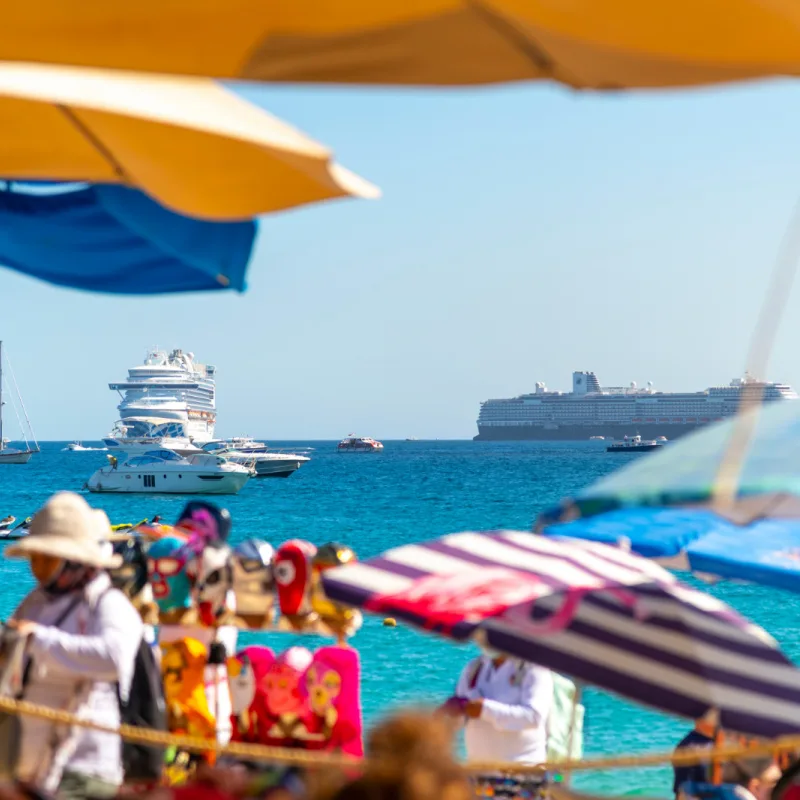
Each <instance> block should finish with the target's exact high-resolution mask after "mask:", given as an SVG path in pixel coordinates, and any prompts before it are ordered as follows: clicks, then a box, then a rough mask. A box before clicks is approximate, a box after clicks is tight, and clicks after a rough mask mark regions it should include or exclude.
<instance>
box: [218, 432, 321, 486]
mask: <svg viewBox="0 0 800 800" xmlns="http://www.w3.org/2000/svg"><path fill="white" fill-rule="evenodd" d="M245 441H246V442H249V443H252V446H250V447H246V448H243V449H239V448H238V447H236V446H235V444H234V443H235V442H245ZM203 450H204V451H205V452H207V453H215V454H218V455H221V456H224V457H225V458H227V459H228V461H232V462H233V463H234V464H241V465H242V466H244V467H248V468H249V469H252V470H253V473H254V474H255V476H256V477H257V478H288V477H289V475H291V474H292V473H293V472H297V470H298V469H300V467H302V466H303V464H305V463H306V462H307V461H311V459H310V458H309V457H308V456H305V455H301V454H300V453H290V452H285V451H282V450H273V451H270V450H269V449H268V448H267V446H266V445H265V444H262V443H260V442H252V440H249V439H248V440H245V439H233V440H219V441H213V442H208V444H205V445H203Z"/></svg>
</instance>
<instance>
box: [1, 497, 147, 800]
mask: <svg viewBox="0 0 800 800" xmlns="http://www.w3.org/2000/svg"><path fill="white" fill-rule="evenodd" d="M109 534H110V530H109V524H108V517H106V515H105V514H104V513H103V512H102V511H95V510H93V509H91V508H90V507H89V505H88V504H87V503H86V501H85V500H84V499H83V498H82V497H80V496H79V495H76V494H73V493H71V492H60V493H58V494H56V495H54V496H53V497H52V498H51V499H50V500H49V501H48V502H47V504H46V505H45V506H44V507H43V508H42V509H41V510H40V511H39V512H38V513H37V514H36V516H34V518H33V520H32V522H31V525H30V531H29V533H28V535H27V536H25V537H24V538H22V539H21V540H20V541H19V542H17V543H15V544H14V545H12V546H11V547H7V548H6V550H5V553H4V555H6V556H7V557H12V558H13V557H23V558H28V559H29V560H30V566H31V571H32V573H33V576H34V578H35V579H36V581H37V586H36V588H34V589H33V591H31V592H30V593H29V594H28V595H27V597H25V599H24V600H23V601H22V603H21V604H20V606H19V607H18V608H17V610H16V611H15V612H14V615H13V617H12V619H11V620H10V621H9V623H8V625H9V627H11V628H16V630H17V632H18V633H19V635H21V636H24V637H28V650H27V657H28V662H27V664H28V666H27V668H26V670H25V676H26V679H25V681H24V692H23V698H24V699H25V700H28V701H30V702H32V703H38V704H40V705H43V706H49V707H51V708H56V709H60V710H65V711H69V712H71V713H74V714H76V715H78V716H80V717H83V718H84V719H90V720H92V721H93V722H96V723H98V724H100V725H103V726H106V727H109V728H117V727H118V726H119V724H120V710H119V698H122V699H123V700H125V699H127V697H128V691H129V688H130V684H131V680H132V678H133V672H134V668H135V660H136V654H137V652H138V649H139V643H140V642H141V639H142V621H141V619H140V617H139V615H138V613H137V612H136V610H135V609H134V608H133V606H132V605H131V603H130V602H129V601H128V599H127V598H126V597H125V596H124V595H123V594H122V592H120V591H118V590H117V589H114V588H112V586H111V580H110V578H109V576H108V575H107V573H106V572H105V569H107V568H113V567H117V566H119V562H120V560H121V559H119V557H118V556H115V555H113V554H109V553H108V552H107V550H106V549H104V548H103V547H102V545H101V541H102V540H103V539H107V538H108V536H109ZM21 733H22V735H21V741H20V742H19V747H20V753H19V761H18V763H17V765H16V775H17V778H18V779H19V780H20V781H21V782H23V783H25V784H29V785H31V786H33V787H35V788H37V789H43V790H45V791H47V792H56V791H57V793H58V795H59V797H63V798H70V797H76V798H77V797H86V796H87V795H88V796H92V797H114V796H115V795H116V793H117V790H118V787H119V786H120V785H121V784H122V781H123V767H122V753H121V743H120V738H119V736H118V735H117V734H113V733H105V732H100V731H95V730H92V729H90V728H78V727H76V728H66V727H64V726H62V725H56V724H54V723H53V722H51V721H49V720H44V719H37V718H34V717H27V716H26V717H22V731H21Z"/></svg>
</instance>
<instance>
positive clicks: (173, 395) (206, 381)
mask: <svg viewBox="0 0 800 800" xmlns="http://www.w3.org/2000/svg"><path fill="white" fill-rule="evenodd" d="M108 386H109V389H114V390H115V391H117V392H119V394H120V398H121V402H120V404H119V405H118V406H117V409H118V410H119V414H120V416H119V422H118V423H117V427H118V428H119V429H121V430H122V431H123V434H122V436H120V435H114V434H115V431H112V433H111V434H109V435H108V436H107V437H106V438H105V439H103V443H104V444H105V446H106V447H109V448H112V447H113V448H119V446H120V445H121V444H122V445H124V444H126V443H127V442H126V441H124V440H136V439H151V440H152V439H160V438H172V439H176V438H184V439H187V440H190V441H193V442H197V443H199V444H203V443H204V442H208V441H210V440H211V439H213V438H214V426H215V424H216V421H217V408H216V367H212V366H209V365H205V364H200V363H198V362H197V361H195V357H194V353H186V352H184V351H183V350H172V351H171V352H169V353H167V352H166V351H164V350H159V349H158V348H154V349H153V350H150V351H149V352H148V353H147V357H146V358H145V360H144V363H143V364H142V365H140V366H136V367H131V368H130V369H129V370H128V379H127V380H126V381H122V382H120V383H110V384H109V385H108ZM120 439H122V440H123V441H119V440H120Z"/></svg>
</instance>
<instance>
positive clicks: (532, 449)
mask: <svg viewBox="0 0 800 800" xmlns="http://www.w3.org/2000/svg"><path fill="white" fill-rule="evenodd" d="M65 444H66V443H45V444H44V445H43V449H42V452H41V453H40V454H38V455H36V456H35V457H34V458H33V459H32V460H31V462H30V463H29V464H28V465H25V466H11V465H3V466H2V467H0V518H2V517H4V516H5V515H6V514H13V515H14V516H16V517H17V518H18V519H23V518H24V517H25V516H28V515H30V514H32V513H33V512H34V511H35V510H36V508H38V507H39V506H40V505H41V504H42V503H43V502H44V501H45V500H46V499H47V497H48V496H49V495H50V494H51V493H52V492H54V491H56V490H59V489H70V490H73V491H81V487H82V486H83V483H84V481H86V479H88V477H89V476H90V475H91V473H92V472H93V471H94V470H95V469H96V468H97V467H99V466H101V465H102V464H103V463H104V462H105V454H104V453H102V452H65V451H63V449H62V448H64V447H65ZM274 444H275V445H276V446H278V445H280V446H284V445H285V444H290V443H283V442H281V443H278V442H275V443H274ZM296 444H298V443H296ZM302 444H303V445H304V446H308V445H310V446H312V447H314V448H315V450H314V451H313V453H312V456H313V458H312V461H311V462H310V463H308V464H306V465H305V466H303V467H302V468H301V469H300V470H299V471H298V472H297V473H295V474H294V475H293V476H291V477H290V478H288V479H285V480H281V479H258V480H255V479H254V480H251V481H250V482H249V483H248V484H247V486H245V487H244V489H243V490H242V492H241V493H240V494H239V495H237V496H235V497H224V498H218V501H219V502H220V504H222V505H224V506H226V507H227V508H228V509H230V512H231V514H232V516H233V523H234V524H233V532H232V540H233V541H237V540H239V539H242V538H248V537H253V536H258V537H260V538H264V539H267V540H269V541H270V542H272V543H273V544H275V545H277V544H280V543H281V542H283V541H285V540H286V539H290V538H305V539H309V540H310V541H312V542H314V543H315V544H323V543H324V542H327V541H332V540H335V541H341V542H345V543H347V544H349V545H350V546H352V547H353V548H354V549H355V551H356V552H357V554H358V555H359V557H361V558H366V557H369V556H374V555H376V554H378V553H379V552H381V551H382V550H385V549H387V548H388V547H392V546H396V545H399V544H406V543H409V542H415V541H421V540H425V539H430V538H433V537H436V536H441V535H443V534H446V533H454V532H457V531H461V530H487V529H495V528H514V529H520V530H527V529H529V528H530V526H531V523H532V521H533V519H534V517H535V515H536V514H537V513H538V512H539V511H540V510H542V509H543V508H544V507H546V506H549V505H552V504H553V503H556V502H557V501H558V500H559V499H561V498H562V497H564V496H566V495H570V494H573V493H574V492H576V491H577V490H578V489H580V488H582V487H584V486H586V485H587V484H589V483H590V482H592V481H593V480H596V479H597V478H599V477H601V476H602V475H605V474H607V473H609V472H610V471H612V470H613V469H615V468H617V467H619V466H620V465H621V464H622V463H623V462H625V461H627V460H628V459H630V458H636V457H637V456H633V455H622V456H620V455H609V454H607V453H606V452H605V448H604V446H603V443H602V442H578V443H574V442H573V443H570V442H565V443H561V442H559V443H550V442H519V443H516V442H515V443H489V442H439V441H436V442H385V450H384V451H383V452H382V453H376V454H372V453H364V454H338V453H337V452H336V450H335V443H334V442H303V443H302ZM87 497H88V499H89V502H90V503H91V504H92V505H94V506H96V507H98V508H103V509H105V510H106V511H107V513H108V515H109V517H110V518H111V521H112V522H113V523H121V522H137V521H139V520H140V519H142V518H144V517H152V516H153V515H154V514H161V516H162V517H163V518H164V519H165V521H173V520H174V519H175V517H176V515H177V514H178V513H179V512H180V510H181V508H182V507H183V504H184V503H185V502H186V498H185V497H174V496H148V495H124V496H120V495H87ZM212 499H213V498H212ZM31 585H32V581H31V578H30V575H29V573H28V570H27V566H26V565H25V564H24V563H20V562H16V561H11V560H8V561H6V560H0V616H2V615H5V614H7V613H8V612H9V611H11V610H12V609H13V607H14V606H15V605H16V603H17V602H18V601H19V600H20V598H21V597H22V596H23V595H24V594H25V592H26V591H28V589H29V588H30V586H31ZM711 591H712V592H713V593H714V594H716V595H717V596H719V597H721V598H723V599H724V600H725V601H726V602H728V603H730V604H731V605H733V606H734V607H735V608H737V609H738V610H739V611H741V612H742V613H743V614H745V615H746V616H748V617H750V618H751V619H753V620H754V621H755V622H758V623H759V624H761V625H763V626H764V627H765V628H767V630H769V631H770V633H772V634H773V635H774V636H775V637H776V638H777V639H778V641H779V642H780V643H781V645H782V647H783V648H784V650H785V652H786V653H787V654H788V655H789V656H791V657H793V658H795V659H796V658H798V657H800V633H798V626H797V624H796V623H797V619H798V614H799V613H800V607H799V606H798V603H797V597H796V596H795V595H789V594H784V593H780V592H777V591H769V590H766V589H763V588H759V587H750V586H740V585H733V584H721V585H719V586H716V587H714V588H712V589H711ZM242 641H260V642H264V643H267V644H270V645H271V646H273V647H276V648H278V649H283V648H284V647H288V646H291V644H294V643H298V641H297V639H296V638H295V637H291V636H287V635H280V636H278V635H254V634H250V635H243V637H242ZM303 644H305V645H306V646H312V647H313V645H314V643H313V642H309V641H308V638H307V637H306V640H305V641H304V642H303ZM354 644H355V645H356V646H357V647H358V649H359V651H360V653H361V657H362V663H363V688H362V691H363V704H364V714H365V721H366V723H367V724H370V723H371V722H374V721H375V720H376V719H377V718H379V717H380V716H381V714H384V713H385V712H386V711H387V710H389V709H392V708H396V707H398V706H407V705H430V704H436V703H439V702H441V701H442V700H444V699H445V698H446V697H447V696H448V695H449V694H450V693H451V692H452V689H453V685H454V683H455V680H456V678H457V677H458V674H459V671H460V669H461V667H462V666H463V664H464V663H465V662H466V661H467V660H468V659H469V658H470V657H471V655H472V653H473V651H472V649H471V648H470V647H468V646H457V645H454V644H453V643H451V642H447V641H444V640H441V639H436V638H434V637H431V636H427V635H425V634H422V633H419V632H416V631H413V630H411V629H409V628H407V627H403V626H398V627H397V628H384V627H383V626H382V624H381V621H380V620H378V619H372V618H369V619H367V620H366V622H365V625H364V628H363V629H362V631H361V632H360V633H359V634H358V636H357V637H356V639H355V640H354ZM586 705H587V718H586V728H585V741H586V748H587V752H588V753H591V754H611V753H620V754H621V753H629V752H639V751H653V750H665V749H669V748H671V747H672V746H673V745H674V744H675V742H676V741H678V740H679V739H680V738H681V736H682V735H683V733H684V732H685V730H686V729H687V723H686V722H685V721H682V720H677V719H673V718H669V717H666V716H664V715H662V714H657V713H654V712H651V711H648V710H645V709H642V708H639V707H636V706H632V705H630V704H628V703H625V702H623V701H621V700H619V699H618V698H615V697H611V696H609V695H606V694H604V693H601V692H597V691H589V692H587V696H586ZM576 785H577V786H579V787H581V788H584V789H591V790H595V791H603V792H614V793H620V794H622V793H632V794H639V793H647V794H654V793H655V794H660V795H664V796H666V795H667V794H669V792H670V788H671V784H670V776H669V773H668V770H666V769H663V768H662V769H655V770H640V771H626V772H614V773H603V774H599V773H594V774H587V775H583V776H581V777H580V778H579V779H578V780H577V782H576Z"/></svg>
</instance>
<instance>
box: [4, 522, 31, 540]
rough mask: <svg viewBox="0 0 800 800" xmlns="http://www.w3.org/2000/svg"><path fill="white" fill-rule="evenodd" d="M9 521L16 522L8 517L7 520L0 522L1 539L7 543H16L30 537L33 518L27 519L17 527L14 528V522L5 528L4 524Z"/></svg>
mask: <svg viewBox="0 0 800 800" xmlns="http://www.w3.org/2000/svg"><path fill="white" fill-rule="evenodd" d="M9 519H11V520H14V517H6V518H5V519H3V520H0V539H4V540H6V541H9V540H10V541H15V540H17V539H22V538H23V537H24V536H27V535H28V528H29V527H30V524H31V519H32V517H27V518H25V519H24V520H22V522H20V523H19V524H18V525H17V526H16V527H12V526H13V525H14V522H11V524H9V525H7V526H6V527H3V523H5V522H6V521H7V520H9Z"/></svg>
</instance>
